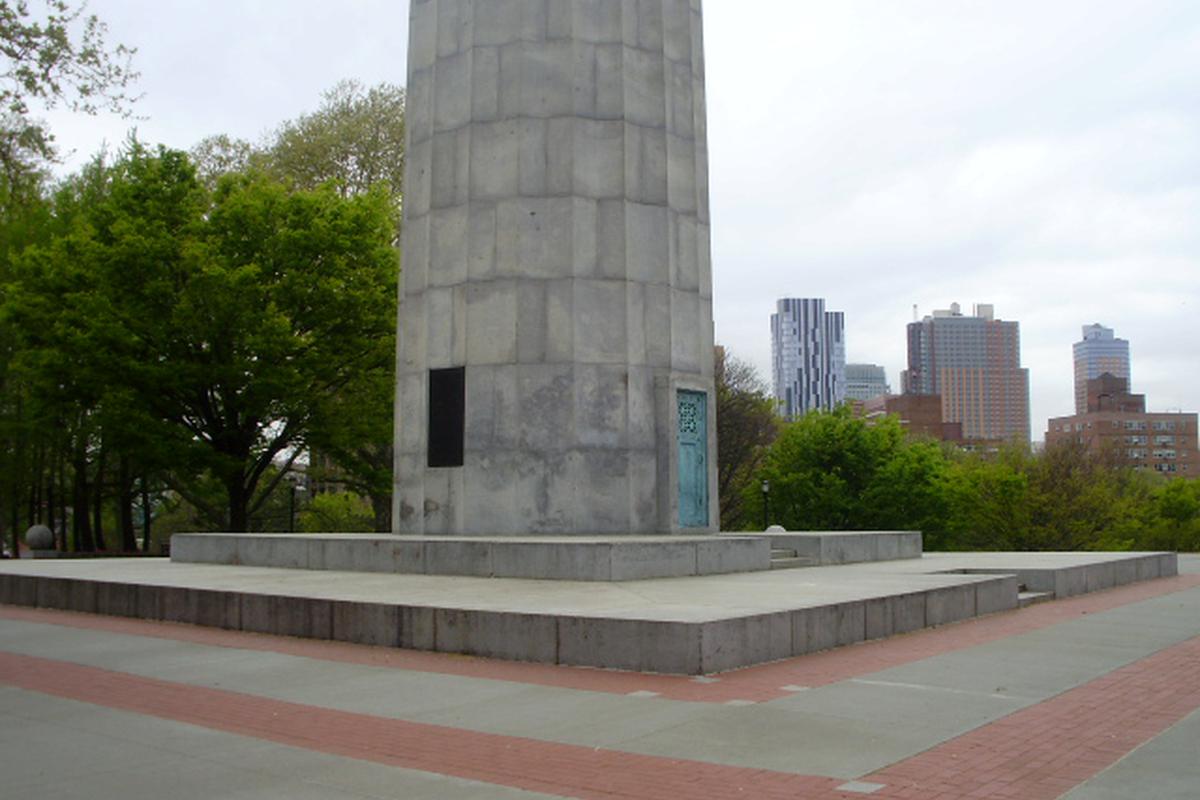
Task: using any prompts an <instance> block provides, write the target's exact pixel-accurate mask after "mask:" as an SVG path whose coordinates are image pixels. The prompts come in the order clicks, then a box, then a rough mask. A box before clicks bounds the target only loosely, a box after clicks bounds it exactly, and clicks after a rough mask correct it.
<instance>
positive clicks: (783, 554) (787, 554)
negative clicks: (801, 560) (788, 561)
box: [771, 548, 800, 558]
mask: <svg viewBox="0 0 1200 800" xmlns="http://www.w3.org/2000/svg"><path fill="white" fill-rule="evenodd" d="M798 555H800V554H799V553H798V552H796V551H795V550H786V549H779V548H772V549H771V558H795V557H796V556H798Z"/></svg>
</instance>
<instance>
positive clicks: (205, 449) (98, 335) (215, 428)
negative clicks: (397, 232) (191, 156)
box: [30, 145, 397, 531]
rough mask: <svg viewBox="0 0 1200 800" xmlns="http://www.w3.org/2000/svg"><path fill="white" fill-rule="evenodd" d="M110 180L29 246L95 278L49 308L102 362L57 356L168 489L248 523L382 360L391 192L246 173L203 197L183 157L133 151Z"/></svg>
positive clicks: (391, 260)
mask: <svg viewBox="0 0 1200 800" xmlns="http://www.w3.org/2000/svg"><path fill="white" fill-rule="evenodd" d="M108 176H109V178H108V185H107V194H106V195H105V196H104V197H103V198H102V199H100V200H98V201H97V203H96V204H95V206H94V207H93V208H92V209H91V210H90V212H89V213H88V214H86V215H85V217H84V218H83V219H81V220H80V221H78V223H77V224H75V225H73V226H72V227H71V230H70V232H69V233H68V234H67V235H65V236H63V237H60V238H59V239H58V240H57V241H55V242H54V243H53V244H52V246H50V247H49V248H45V249H44V250H42V251H40V252H37V253H34V254H31V257H30V258H31V263H33V264H35V265H38V271H39V272H40V273H41V274H42V275H53V274H55V271H56V270H57V271H58V272H60V273H65V272H70V271H77V272H79V273H80V274H83V275H86V276H87V281H89V282H91V283H90V284H89V285H86V287H84V288H81V291H79V292H78V293H77V294H74V295H71V296H70V302H69V303H62V308H63V311H62V312H61V314H60V318H61V319H62V320H63V322H62V323H61V324H62V326H63V327H64V328H65V329H70V330H71V331H73V333H72V336H73V337H74V340H75V342H76V344H77V346H76V347H75V348H74V350H72V349H71V348H70V347H68V348H66V349H67V351H72V352H77V353H83V352H91V353H93V354H96V355H97V357H96V358H94V359H92V360H91V361H86V360H83V361H80V362H79V363H75V362H67V363H69V364H70V369H72V370H73V371H74V372H76V373H77V375H78V377H77V380H78V381H80V382H81V383H84V382H88V381H91V382H93V383H94V384H95V385H99V386H102V387H103V391H102V397H101V403H100V405H101V407H102V408H103V407H111V408H114V409H118V408H119V409H120V418H121V419H122V420H123V426H124V430H127V431H137V432H140V435H141V436H143V437H145V439H146V440H147V443H149V442H153V444H154V447H155V450H156V452H160V453H161V452H169V453H170V457H169V459H170V463H171V464H172V466H173V470H172V474H171V484H172V488H174V489H175V490H176V491H178V492H180V493H181V494H182V495H183V496H184V497H186V498H187V499H188V500H189V501H190V502H192V503H193V504H194V505H195V506H196V507H197V508H198V509H200V510H201V511H203V512H204V513H205V514H206V515H207V516H208V517H209V519H210V520H211V521H212V522H213V523H214V524H217V525H221V526H222V527H228V528H229V529H231V530H236V531H241V530H245V529H246V528H247V526H248V524H249V518H250V515H251V514H252V513H253V512H254V511H255V509H256V508H257V507H258V506H260V505H261V504H262V503H264V502H266V499H267V498H268V497H269V496H270V495H271V492H272V490H273V489H274V488H275V485H276V483H277V482H278V481H279V480H280V479H281V476H282V475H283V474H284V472H286V470H281V471H278V472H271V473H270V474H272V475H274V477H273V478H270V479H268V480H267V482H266V485H265V486H260V483H261V482H262V481H263V479H264V477H265V476H267V475H268V473H269V472H270V470H271V467H272V464H273V463H274V462H275V460H276V459H278V458H283V459H288V458H294V457H295V455H296V454H298V453H299V452H300V449H301V448H303V447H304V446H305V444H306V441H307V438H308V436H309V434H310V432H311V431H312V430H314V429H316V428H318V427H320V426H322V425H324V424H329V419H330V417H331V416H332V415H333V414H334V413H336V410H337V403H336V402H335V401H336V399H337V397H338V395H339V393H340V392H341V391H342V390H343V389H344V388H345V387H346V386H348V385H350V384H351V383H352V381H353V380H355V379H356V377H357V376H358V375H360V374H362V373H363V372H366V371H370V370H379V369H383V368H390V365H391V361H392V358H393V351H392V346H391V343H390V342H391V337H392V336H393V333H392V331H393V327H394V319H393V313H394V304H395V297H394V293H395V280H396V266H397V265H396V254H395V250H394V248H393V247H392V246H391V239H392V231H391V220H390V207H389V198H388V196H387V195H386V194H385V193H384V192H382V191H380V190H374V191H371V192H368V193H366V194H364V195H361V196H357V197H353V198H343V197H341V196H340V195H339V194H338V193H336V192H334V191H333V190H332V189H330V188H321V189H317V190H312V191H307V190H296V191H293V190H290V189H289V188H288V187H286V186H284V185H282V184H280V183H279V182H277V181H274V180H271V179H269V178H267V177H265V176H263V175H255V174H248V175H240V176H227V177H226V178H224V179H222V181H221V182H220V184H219V186H218V188H217V189H216V190H215V191H214V192H212V193H209V192H208V191H206V190H205V188H204V187H203V186H202V185H201V183H200V182H199V181H198V180H197V178H196V174H195V170H194V168H193V166H192V165H191V163H190V162H189V160H188V158H187V156H186V155H185V154H183V153H179V152H174V151H169V150H163V149H159V150H158V151H157V152H153V153H152V152H148V151H146V150H145V149H144V148H142V147H140V146H138V145H133V146H131V148H130V150H129V152H128V153H127V154H126V155H125V156H124V157H123V158H122V159H121V160H120V161H119V162H118V163H117V164H115V165H114V167H113V168H112V169H111V170H110V171H109V173H108ZM81 287H83V285H82V284H81ZM60 297H61V295H60ZM64 361H65V359H64ZM112 376H119V380H117V381H114V380H112V379H111V378H112ZM201 474H208V475H211V476H213V477H214V479H215V480H216V481H217V482H218V483H219V484H220V485H221V486H222V487H223V489H224V494H225V500H226V503H225V508H224V509H223V510H222V509H218V508H214V507H213V506H212V504H211V503H210V502H208V501H207V500H206V498H205V497H204V496H203V495H202V493H199V492H194V491H191V488H190V487H191V486H193V485H194V476H196V475H201Z"/></svg>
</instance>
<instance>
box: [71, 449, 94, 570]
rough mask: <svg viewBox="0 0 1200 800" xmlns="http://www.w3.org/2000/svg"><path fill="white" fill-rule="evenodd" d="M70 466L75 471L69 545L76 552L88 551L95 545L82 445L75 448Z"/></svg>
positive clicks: (85, 462) (85, 458) (85, 457)
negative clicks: (89, 513)
mask: <svg viewBox="0 0 1200 800" xmlns="http://www.w3.org/2000/svg"><path fill="white" fill-rule="evenodd" d="M71 466H72V469H73V470H74V472H75V480H74V482H73V485H72V486H71V488H72V490H73V492H72V497H71V510H72V514H71V545H72V546H73V547H74V548H75V552H77V553H90V552H92V551H93V550H95V549H96V545H95V543H94V542H93V541H92V520H91V517H90V516H89V515H88V479H87V478H88V475H87V456H86V455H84V452H83V446H82V445H80V446H79V447H77V448H76V450H75V458H74V463H73V464H72V465H71Z"/></svg>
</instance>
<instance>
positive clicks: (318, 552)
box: [171, 533, 771, 581]
mask: <svg viewBox="0 0 1200 800" xmlns="http://www.w3.org/2000/svg"><path fill="white" fill-rule="evenodd" d="M171 560H172V561H173V562H175V563H179V564H225V565H239V566H250V567H280V568H283V569H311V570H335V571H346V572H389V573H397V574H404V575H450V576H467V577H476V578H530V579H535V580H562V581H636V580H645V579H648V578H679V577H688V576H695V575H722V574H725V573H731V572H754V571H756V570H767V569H770V568H771V544H770V542H769V540H767V539H765V538H763V537H760V536H600V537H586V538H583V537H547V536H525V537H519V536H501V537H478V536H457V537H456V536H380V535H376V534H336V535H321V534H303V535H295V534H267V533H260V534H247V533H236V534H235V533H189V534H177V535H175V536H172V537H171Z"/></svg>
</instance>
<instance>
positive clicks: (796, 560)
mask: <svg viewBox="0 0 1200 800" xmlns="http://www.w3.org/2000/svg"><path fill="white" fill-rule="evenodd" d="M815 566H818V564H817V560H816V559H815V558H806V557H804V556H786V557H783V558H775V557H774V556H772V558H771V569H798V568H800V567H815Z"/></svg>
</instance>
